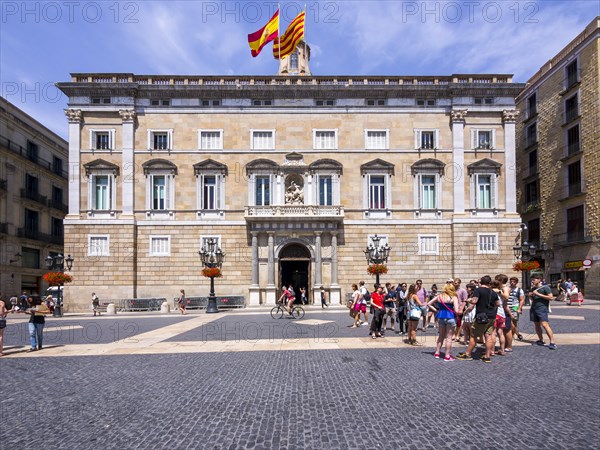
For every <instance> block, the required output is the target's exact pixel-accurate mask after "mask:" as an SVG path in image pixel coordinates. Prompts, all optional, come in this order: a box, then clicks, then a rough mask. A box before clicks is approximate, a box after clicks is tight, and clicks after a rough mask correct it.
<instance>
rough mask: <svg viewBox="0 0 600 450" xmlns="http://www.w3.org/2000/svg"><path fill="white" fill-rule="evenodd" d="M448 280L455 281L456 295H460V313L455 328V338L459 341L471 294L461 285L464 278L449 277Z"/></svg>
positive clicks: (457, 315)
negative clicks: (466, 306)
mask: <svg viewBox="0 0 600 450" xmlns="http://www.w3.org/2000/svg"><path fill="white" fill-rule="evenodd" d="M448 281H453V284H454V288H455V289H456V296H457V297H458V313H457V314H456V330H454V339H453V340H455V341H457V340H458V339H459V338H460V330H461V328H462V318H463V314H464V312H465V304H466V302H467V299H468V298H469V294H468V293H467V290H466V289H465V288H463V287H460V285H461V284H462V280H461V279H460V278H454V279H453V280H452V279H448V280H447V282H448Z"/></svg>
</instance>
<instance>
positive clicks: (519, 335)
mask: <svg viewBox="0 0 600 450" xmlns="http://www.w3.org/2000/svg"><path fill="white" fill-rule="evenodd" d="M517 339H518V340H520V341H522V340H523V335H522V334H521V333H519V334H517Z"/></svg>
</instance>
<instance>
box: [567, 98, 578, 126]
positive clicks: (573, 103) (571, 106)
mask: <svg viewBox="0 0 600 450" xmlns="http://www.w3.org/2000/svg"><path fill="white" fill-rule="evenodd" d="M578 116H579V99H578V95H577V94H575V95H574V96H572V97H571V98H568V99H567V100H565V123H569V122H571V121H572V120H575V119H576V118H577V117H578Z"/></svg>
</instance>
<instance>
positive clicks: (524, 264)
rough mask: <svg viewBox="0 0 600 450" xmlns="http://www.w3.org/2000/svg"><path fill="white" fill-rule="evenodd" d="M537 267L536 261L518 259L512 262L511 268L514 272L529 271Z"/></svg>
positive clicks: (538, 266) (538, 264)
mask: <svg viewBox="0 0 600 450" xmlns="http://www.w3.org/2000/svg"><path fill="white" fill-rule="evenodd" d="M539 268H540V263H539V262H537V261H518V262H516V263H514V264H513V270H514V271H515V272H529V271H531V270H535V269H539Z"/></svg>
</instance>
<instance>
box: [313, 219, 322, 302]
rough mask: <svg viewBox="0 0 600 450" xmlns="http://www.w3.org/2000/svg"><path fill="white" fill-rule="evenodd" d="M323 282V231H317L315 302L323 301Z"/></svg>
mask: <svg viewBox="0 0 600 450" xmlns="http://www.w3.org/2000/svg"><path fill="white" fill-rule="evenodd" d="M322 284H323V267H322V261H321V232H320V231H315V284H314V286H313V299H315V300H314V304H315V305H317V304H319V302H320V301H321V300H320V299H321V286H322Z"/></svg>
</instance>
